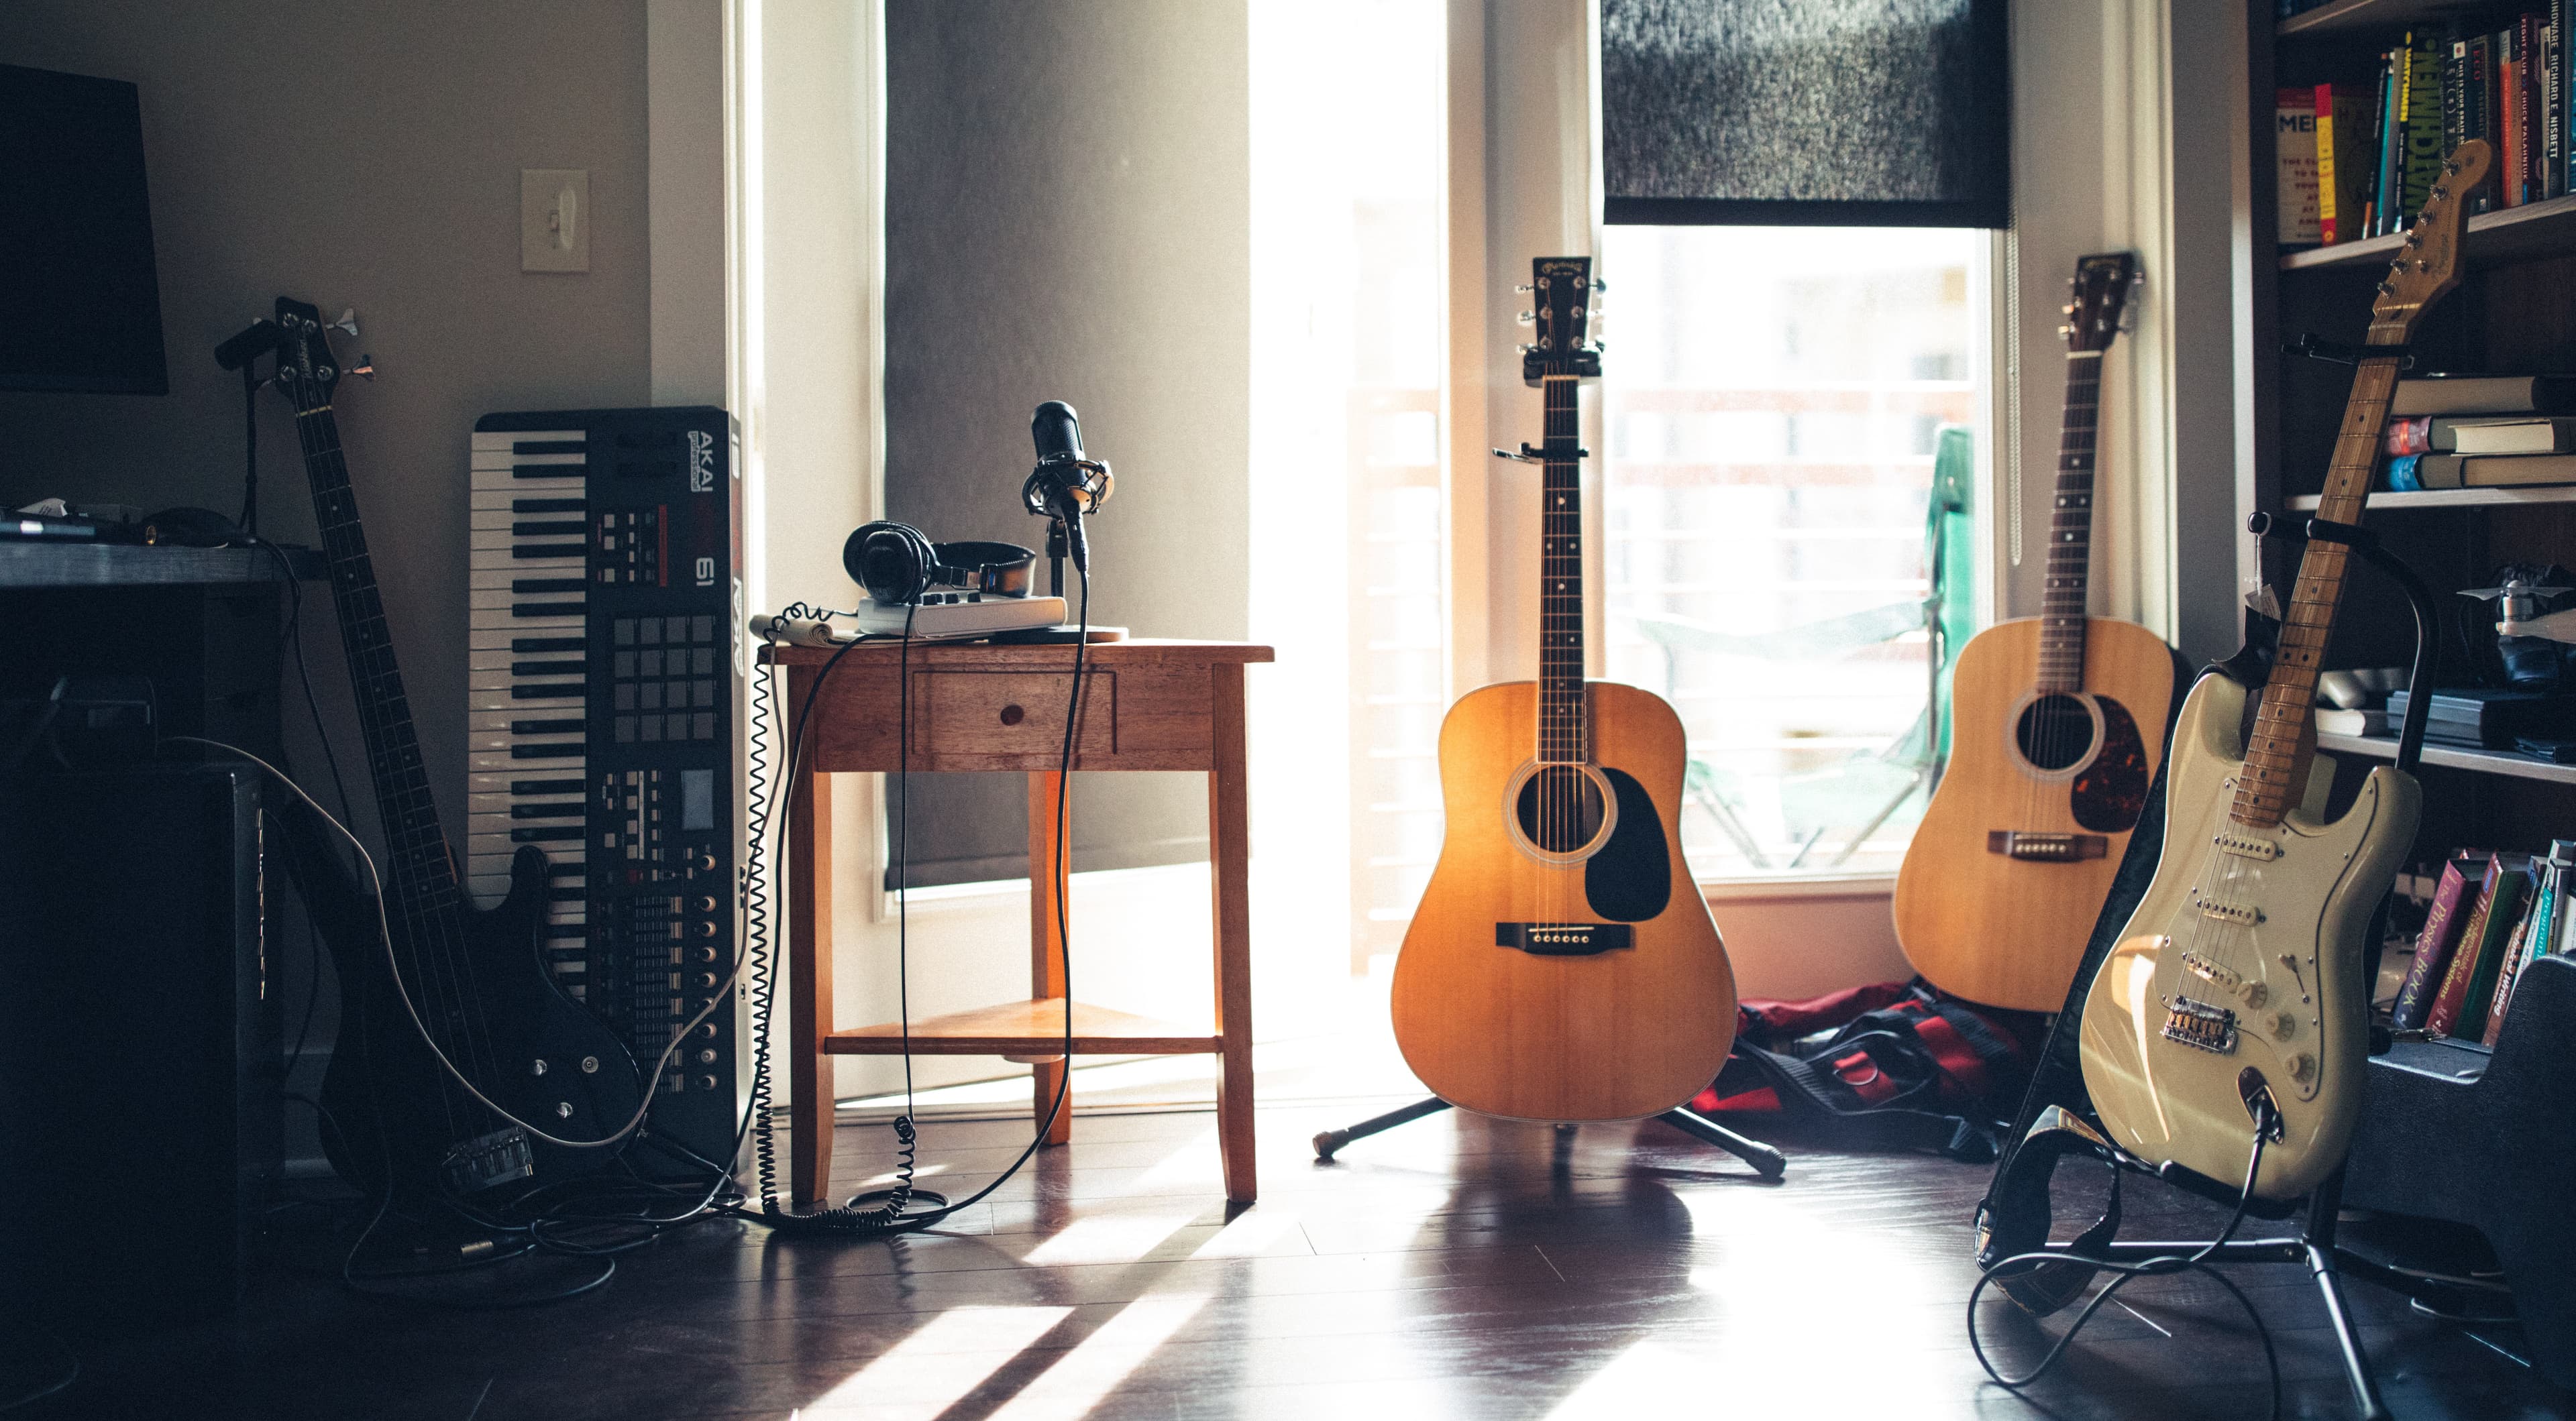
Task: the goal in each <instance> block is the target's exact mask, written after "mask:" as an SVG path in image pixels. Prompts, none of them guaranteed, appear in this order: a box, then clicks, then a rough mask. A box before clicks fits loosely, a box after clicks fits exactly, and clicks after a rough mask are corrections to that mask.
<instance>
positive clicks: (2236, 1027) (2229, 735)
mask: <svg viewBox="0 0 2576 1421" xmlns="http://www.w3.org/2000/svg"><path fill="white" fill-rule="evenodd" d="M2245 702H2246V689H2245V688H2244V687H2243V686H2240V685H2238V684H2237V683H2235V682H2234V681H2231V680H2229V679H2228V678H2226V677H2225V676H2220V675H2210V676H2205V677H2202V678H2201V681H2200V684H2199V685H2198V686H2197V687H2196V688H2194V689H2193V691H2192V693H2191V696H2190V698H2189V699H2188V700H2186V701H2185V702H2184V703H2183V710H2182V719H2181V722H2180V723H2179V724H2178V725H2176V726H2175V728H2174V741H2173V763H2172V764H2171V765H2170V766H2169V767H2168V769H2167V775H2166V779H2165V795H2166V798H2165V805H2166V819H2165V839H2164V848H2163V851H2162V853H2161V855H2160V856H2159V857H2158V860H2157V867H2156V876H2155V879H2154V880H2153V881H2152V882H2151V883H2149V884H2148V886H2147V891H2146V894H2145V896H2144V897H2142V898H2140V899H2139V900H2138V906H2137V908H2136V910H2135V911H2133V912H2132V913H2131V914H2130V915H2129V921H2128V924H2127V925H2126V926H2125V927H2123V928H2122V929H2121V930H2120V936H2119V939H2118V941H2117V943H2116V944H2115V945H2114V946H2113V947H2112V949H2111V955H2110V957H2109V958H2108V959H2106V960H2105V961H2104V962H2103V964H2102V968H2101V971H2100V972H2099V973H2098V974H2096V975H2095V977H2094V979H2093V988H2092V991H2091V992H2089V993H2088V994H2087V995H2086V997H2085V1000H2084V1016H2083V1031H2082V1035H2081V1041H2082V1046H2083V1060H2084V1085H2085V1089H2086V1090H2087V1091H2089V1092H2090V1093H2091V1095H2092V1097H2093V1106H2094V1109H2095V1110H2096V1111H2097V1112H2098V1113H2099V1114H2100V1115H2101V1117H2102V1119H2103V1122H2104V1123H2105V1124H2106V1125H2108V1126H2109V1127H2110V1134H2111V1137H2112V1138H2113V1139H2114V1140H2117V1141H2118V1142H2119V1144H2120V1146H2121V1147H2122V1148H2123V1149H2126V1150H2128V1151H2129V1152H2130V1153H2132V1154H2135V1155H2138V1156H2140V1157H2142V1158H2146V1159H2151V1160H2156V1161H2158V1162H2168V1161H2169V1162H2171V1163H2174V1164H2179V1165H2181V1166H2182V1167H2183V1168H2185V1169H2189V1170H2191V1171H2193V1172H2194V1173H2197V1174H2200V1175H2203V1176H2206V1177H2207V1178H2209V1179H2212V1180H2215V1181H2218V1182H2220V1183H2222V1184H2225V1185H2227V1186H2228V1187H2230V1188H2234V1187H2237V1186H2239V1185H2241V1184H2243V1182H2244V1179H2245V1162H2246V1158H2247V1151H2248V1149H2249V1147H2250V1144H2251V1139H2250V1136H2249V1134H2248V1130H2249V1125H2250V1120H2249V1117H2248V1115H2247V1107H2246V1099H2245V1095H2246V1092H2248V1091H2249V1090H2253V1089H2258V1088H2260V1089H2267V1090H2268V1091H2269V1092H2270V1094H2271V1097H2272V1102H2273V1104H2274V1105H2275V1106H2276V1107H2277V1108H2278V1109H2279V1112H2280V1116H2281V1124H2282V1132H2281V1136H2280V1138H2279V1139H2276V1140H2272V1141H2269V1142H2267V1144H2266V1145H2265V1147H2264V1153H2263V1169H2262V1174H2261V1176H2260V1177H2259V1178H2257V1179H2256V1180H2255V1183H2254V1188H2255V1192H2256V1193H2257V1194H2260V1195H2262V1196H2264V1197H2266V1198H2272V1199H2290V1198H2296V1197H2298V1196H2299V1195H2302V1194H2305V1193H2306V1192H2308V1191H2309V1190H2310V1189H2313V1188H2315V1187H2316V1186H2317V1185H2318V1184H2319V1183H2320V1182H2322V1181H2323V1180H2324V1179H2325V1177H2326V1175H2328V1174H2330V1173H2332V1172H2333V1170H2334V1168H2335V1166H2337V1165H2339V1164H2341V1163H2342V1162H2343V1157H2344V1147H2345V1145H2346V1144H2347V1143H2348V1142H2349V1141H2350V1139H2351V1136H2352V1126H2353V1121H2354V1119H2355V1118H2356V1117H2357V1116H2358V1114H2359V1112H2360V1107H2361V1090H2362V1085H2363V1076H2362V1070H2363V1060H2364V1057H2365V1056H2366V1054H2367V1052H2368V1047H2369V1040H2370V1022H2369V1011H2370V1007H2369V1003H2370V984H2369V983H2368V982H2365V981H2363V980H2362V956H2363V952H2364V948H2365V946H2366V944H2365V941H2364V938H2365V934H2366V932H2367V929H2368V928H2369V925H2370V918H2371V915H2372V914H2373V913H2374V912H2375V911H2377V909H2378V907H2379V901H2380V899H2381V898H2382V897H2384V896H2385V895H2386V894H2387V892H2388V885H2389V883H2390V881H2391V879H2392V878H2393V877H2394V876H2395V874H2396V872H2397V868H2398V865H2399V864H2400V863H2401V862H2402V861H2403V860H2404V858H2405V856H2406V851H2407V849H2408V848H2409V847H2410V846H2411V845H2412V844H2413V843H2414V841H2415V823H2416V816H2417V810H2418V806H2419V804H2420V802H2421V796H2420V795H2419V793H2418V791H2417V789H2416V784H2415V780H2414V777H2413V776H2410V775H2405V774H2400V773H2399V772H2397V771H2396V770H2393V769H2390V768H2387V767H2385V766H2383V767H2381V768H2378V769H2374V770H2372V771H2371V772H2370V774H2369V776H2368V778H2366V779H2365V780H2364V781H2363V782H2362V787H2361V795H2360V797H2359V798H2358V799H2356V800H2355V801H2354V802H2353V804H2352V806H2351V807H2350V808H2349V809H2347V810H2345V811H2344V813H2343V816H2342V817H2341V818H2339V819H2335V820H2333V821H2331V822H2329V821H2327V820H2324V819H2322V818H2321V817H2319V816H2320V815H2321V814H2322V812H2323V810H2324V808H2325V794H2326V790H2327V787H2328V786H2329V785H2330V784H2331V782H2332V781H2333V778H2334V776H2333V774H2332V767H2331V765H2330V764H2326V763H2317V764H2316V768H2315V770H2314V771H2313V772H2312V773H2311V775H2310V777H2309V780H2308V783H2307V784H2306V785H2305V786H2304V793H2303V794H2302V796H2301V802H2300V804H2299V806H2298V807H2296V808H2292V809H2290V810H2289V811H2288V812H2286V813H2285V814H2283V815H2282V816H2281V818H2280V821H2279V822H2278V823H2276V824H2273V825H2270V826H2268V827H2255V826H2249V825H2245V824H2241V823H2238V822H2236V821H2235V820H2234V819H2233V818H2232V817H2231V810H2232V809H2233V806H2234V804H2235V798H2236V787H2237V785H2238V784H2239V782H2240V780H2241V779H2242V777H2243V776H2244V774H2245V772H2246V767H2245V745H2244V743H2243V740H2242V738H2241V737H2240V736H2239V735H2238V733H2237V725H2238V723H2239V722H2240V721H2241V720H2242V718H2243V716H2244V712H2245ZM2169 1023H2171V1024H2172V1025H2173V1026H2174V1028H2175V1029H2173V1030H2170V1031H2169V1030H2168V1029H2167V1028H2168V1024H2169Z"/></svg>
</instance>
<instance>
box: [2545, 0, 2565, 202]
mask: <svg viewBox="0 0 2576 1421" xmlns="http://www.w3.org/2000/svg"><path fill="white" fill-rule="evenodd" d="M2548 33H2549V38H2548V41H2547V45H2548V50H2549V69H2548V80H2549V93H2548V95H2547V102H2548V105H2549V195H2550V196H2551V197H2565V196H2566V195H2567V192H2568V188H2567V158H2568V152H2567V146H2568V145H2567V37H2568V36H2567V0H2549V31H2548Z"/></svg>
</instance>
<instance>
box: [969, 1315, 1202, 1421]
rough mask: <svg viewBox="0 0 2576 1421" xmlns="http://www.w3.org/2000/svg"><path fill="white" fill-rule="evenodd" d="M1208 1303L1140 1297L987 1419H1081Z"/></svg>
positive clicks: (1038, 1420) (1063, 1420) (1019, 1420)
mask: <svg viewBox="0 0 2576 1421" xmlns="http://www.w3.org/2000/svg"><path fill="white" fill-rule="evenodd" d="M1206 1303H1207V1294H1205V1293H1161V1294H1157V1295H1155V1296H1152V1297H1145V1298H1138V1299H1137V1300H1136V1301H1134V1302H1132V1303H1129V1304H1128V1305H1127V1306H1126V1307H1124V1308H1121V1309H1120V1310H1119V1312H1118V1315H1117V1316H1116V1317H1113V1318H1111V1319H1110V1320H1109V1321H1108V1322H1106V1323H1103V1324H1102V1325H1101V1328H1100V1330H1099V1331H1098V1332H1095V1333H1093V1334H1091V1335H1090V1336H1089V1337H1086V1338H1084V1339H1082V1342H1081V1343H1080V1344H1079V1345H1078V1346H1076V1347H1075V1348H1074V1349H1073V1350H1072V1351H1070V1352H1067V1353H1066V1354H1065V1355H1064V1358H1063V1360H1061V1361H1059V1362H1057V1363H1056V1364H1055V1365H1054V1366H1052V1367H1049V1368H1047V1369H1046V1371H1045V1372H1044V1373H1043V1374H1041V1375H1040V1376H1039V1377H1038V1379H1037V1380H1036V1381H1034V1382H1031V1383H1029V1385H1028V1387H1027V1388H1026V1389H1024V1390H1023V1391H1021V1392H1020V1394H1019V1395H1017V1396H1014V1397H1012V1398H1011V1399H1010V1401H1009V1402H1007V1403H1005V1404H1004V1405H1003V1407H1002V1409H1000V1410H999V1411H996V1412H994V1413H993V1414H992V1415H991V1416H990V1417H989V1418H987V1421H1079V1418H1081V1417H1082V1416H1084V1415H1087V1414H1088V1413H1089V1412H1090V1411H1091V1408H1093V1407H1095V1406H1097V1405H1099V1404H1100V1401H1101V1398H1103V1397H1105V1396H1107V1395H1109V1393H1110V1392H1111V1391H1112V1390H1113V1389H1115V1388H1116V1387H1117V1385H1118V1383H1120V1382H1122V1381H1124V1380H1126V1379H1127V1377H1128V1376H1129V1375H1130V1374H1132V1373H1133V1372H1135V1370H1136V1369H1137V1368H1138V1367H1140V1366H1143V1365H1144V1363H1145V1360H1146V1359H1147V1358H1149V1357H1151V1356H1153V1355H1154V1350H1155V1349H1156V1348H1158V1347H1160V1346H1162V1345H1163V1344H1164V1343H1165V1342H1166V1341H1169V1340H1170V1338H1171V1336H1172V1334H1173V1333H1175V1332H1178V1331H1180V1330H1181V1327H1182V1325H1183V1324H1185V1323H1187V1322H1188V1321H1189V1320H1190V1319H1191V1318H1192V1317H1195V1316H1196V1315H1197V1314H1198V1310H1199V1309H1200V1308H1201V1307H1203V1306H1205V1305H1206Z"/></svg>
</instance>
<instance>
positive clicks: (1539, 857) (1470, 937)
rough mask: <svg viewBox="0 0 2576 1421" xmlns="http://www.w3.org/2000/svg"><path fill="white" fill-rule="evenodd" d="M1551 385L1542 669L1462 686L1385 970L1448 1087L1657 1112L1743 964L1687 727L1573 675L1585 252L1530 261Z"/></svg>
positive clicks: (1434, 1077)
mask: <svg viewBox="0 0 2576 1421" xmlns="http://www.w3.org/2000/svg"><path fill="white" fill-rule="evenodd" d="M1534 267H1535V274H1534V276H1533V278H1532V282H1531V286H1532V290H1533V292H1534V296H1535V299H1534V301H1533V303H1532V304H1533V306H1534V308H1535V310H1534V316H1535V319H1536V322H1537V326H1538V340H1537V343H1536V344H1535V345H1533V346H1531V347H1529V348H1528V350H1527V354H1526V356H1525V358H1524V360H1523V362H1522V367H1521V374H1522V378H1523V379H1524V380H1526V381H1527V382H1528V383H1529V384H1532V385H1535V386H1538V387H1539V388H1540V389H1542V390H1543V391H1544V392H1545V396H1546V410H1547V437H1546V441H1545V443H1544V444H1542V445H1540V446H1539V447H1537V448H1532V447H1530V446H1529V445H1527V444H1523V445H1522V446H1521V448H1520V451H1519V452H1518V453H1517V454H1503V451H1501V450H1497V451H1495V452H1496V453H1498V454H1503V456H1504V457H1506V458H1513V459H1520V460H1523V461H1525V462H1529V463H1534V464H1537V465H1539V466H1541V467H1542V469H1543V470H1544V475H1543V477H1542V479H1541V483H1540V520H1539V521H1540V534H1539V537H1540V543H1539V577H1540V582H1539V679H1538V680H1536V681H1510V682H1505V683H1503V684H1501V685H1495V686H1487V687H1485V688H1484V689H1482V690H1478V691H1473V692H1470V693H1468V694H1467V695H1466V696H1464V697H1461V698H1460V699H1459V701H1458V703H1457V704H1456V705H1455V706H1452V707H1451V708H1450V711H1449V716H1448V719H1447V720H1446V721H1444V722H1443V723H1442V725H1441V727H1440V786H1441V795H1442V799H1443V802H1444V804H1445V805H1446V807H1447V810H1448V821H1447V827H1446V830H1445V834H1444V837H1443V838H1442V841H1441V845H1440V859H1439V863H1438V865H1437V866H1436V867H1435V868H1434V869H1433V870H1432V874H1431V881H1430V884H1429V885H1428V886H1427V887H1426V888H1425V889H1424V891H1423V895H1422V903H1421V906H1420V907H1418V908H1417V909H1415V911H1414V915H1413V922H1412V925H1411V926H1410V927H1408V928H1407V929H1406V931H1405V935H1404V947H1403V950H1402V952H1401V953H1400V954H1399V955H1398V956H1397V958H1396V963H1395V982H1394V1012H1395V1038H1396V1043H1397V1045H1398V1046H1400V1047H1401V1048H1402V1049H1403V1051H1404V1058H1405V1061H1406V1063H1407V1064H1409V1065H1411V1066H1412V1068H1413V1072H1414V1074H1415V1075H1417V1076H1419V1077H1420V1078H1421V1079H1422V1083H1423V1084H1424V1085H1426V1086H1429V1087H1430V1088H1431V1089H1432V1091H1433V1092H1434V1093H1436V1094H1438V1095H1439V1096H1440V1098H1441V1099H1443V1100H1446V1101H1448V1102H1449V1103H1450V1104H1452V1105H1458V1106H1463V1107H1465V1108H1467V1109H1469V1110H1475V1111H1480V1112H1482V1113H1484V1114H1488V1115H1499V1116H1505V1117H1508V1118H1513V1119H1521V1120H1546V1121H1557V1122H1573V1121H1587V1120H1626V1119H1635V1118H1638V1117H1642V1116H1648V1115H1659V1114H1662V1113H1663V1112H1665V1111H1667V1110H1670V1109H1672V1108H1673V1107H1675V1106H1677V1105H1679V1104H1681V1103H1682V1102H1683V1101H1685V1100H1688V1099H1689V1098H1690V1097H1691V1096H1692V1095H1694V1094H1696V1093H1697V1092H1698V1091H1699V1090H1701V1089H1702V1088H1703V1087H1705V1086H1706V1085H1707V1084H1708V1083H1709V1081H1710V1080H1711V1079H1713V1078H1715V1076H1716V1075H1717V1070H1718V1067H1719V1066H1721V1065H1722V1064H1724V1063H1725V1060H1726V1053H1727V1050H1728V1048H1729V1047H1731V1046H1732V1045H1733V1044H1734V1040H1735V976H1734V972H1733V971H1732V969H1731V968H1730V967H1729V966H1728V964H1727V959H1726V946H1725V944H1724V943H1723V942H1721V941H1719V939H1718V935H1717V924H1716V923H1715V922H1714V921H1713V920H1712V919H1711V918H1710V917H1709V912H1708V904H1707V902H1706V901H1705V900H1703V899H1702V898H1701V897H1700V894H1699V890H1698V888H1697V887H1696V886H1695V885H1694V884H1693V882H1692V880H1691V876H1690V871H1689V869H1688V867H1687V866H1686V865H1685V864H1684V863H1683V862H1682V852H1681V833H1680V819H1679V815H1680V804H1681V793H1682V770H1683V762H1684V757H1683V749H1682V725H1681V720H1680V718H1679V717H1677V716H1676V715H1674V714H1673V709H1672V707H1671V706H1669V705H1667V704H1665V703H1664V701H1663V699H1662V698H1661V697H1659V696H1656V695H1655V694H1653V693H1652V692H1649V691H1643V690H1639V689H1638V688H1636V687H1634V686H1627V685H1621V684H1618V683H1616V682H1610V681H1587V680H1585V679H1584V675H1583V662H1584V657H1583V652H1584V646H1583V499H1582V477H1581V471H1582V460H1583V457H1584V452H1585V451H1584V450H1583V448H1582V441H1581V437H1580V434H1579V416H1578V411H1577V403H1576V396H1575V387H1576V385H1577V383H1578V382H1579V381H1581V380H1583V379H1586V378H1590V377H1594V376H1597V375H1599V374H1600V373H1601V358H1600V354H1599V351H1598V350H1597V349H1596V348H1595V347H1593V346H1592V345H1591V344H1590V343H1589V342H1588V340H1587V339H1586V332H1587V330H1588V328H1589V319H1590V315H1591V305H1592V296H1593V293H1594V291H1595V290H1597V287H1596V286H1595V284H1594V283H1593V281H1592V263H1591V260H1590V258H1587V257H1542V258H1540V259H1539V260H1538V261H1537V262H1536V263H1535V264H1534Z"/></svg>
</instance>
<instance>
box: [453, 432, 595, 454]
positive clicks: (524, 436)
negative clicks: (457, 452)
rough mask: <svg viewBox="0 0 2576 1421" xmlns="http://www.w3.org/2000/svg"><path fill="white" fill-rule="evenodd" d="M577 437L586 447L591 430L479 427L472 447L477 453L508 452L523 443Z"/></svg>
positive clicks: (557, 441) (563, 441)
mask: <svg viewBox="0 0 2576 1421" xmlns="http://www.w3.org/2000/svg"><path fill="white" fill-rule="evenodd" d="M576 439H578V440H582V441H584V443H585V447H586V446H587V442H588V440H589V439H590V432H589V431H588V430H583V429H541V430H530V429H478V430H475V431H474V443H473V445H472V446H471V447H472V448H473V450H474V452H475V453H477V454H482V453H485V452H487V451H488V452H496V453H502V454H507V453H509V452H511V451H512V450H514V449H516V448H518V447H519V446H520V445H521V444H526V443H547V444H553V443H569V442H571V441H573V440H576Z"/></svg>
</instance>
